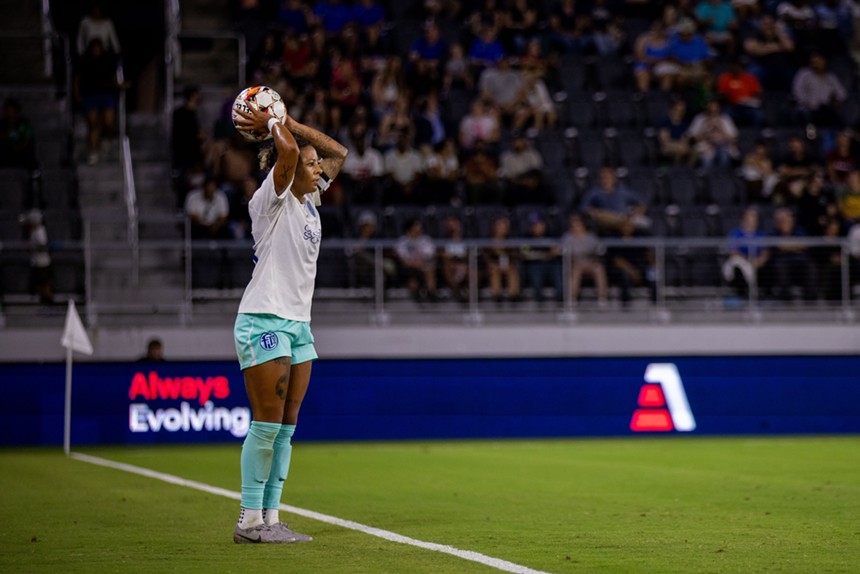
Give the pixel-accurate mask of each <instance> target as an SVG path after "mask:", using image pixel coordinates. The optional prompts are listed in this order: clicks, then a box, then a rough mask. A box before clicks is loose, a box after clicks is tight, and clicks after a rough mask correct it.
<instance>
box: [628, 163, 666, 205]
mask: <svg viewBox="0 0 860 574" xmlns="http://www.w3.org/2000/svg"><path fill="white" fill-rule="evenodd" d="M624 184H625V185H626V186H627V187H628V188H629V189H630V190H631V191H633V192H634V193H636V194H637V195H638V196H639V197H640V198H642V201H643V202H644V203H645V205H647V206H652V205H661V204H662V203H663V200H662V197H661V194H660V182H659V180H657V178H656V177H654V174H653V173H652V172H651V171H650V170H649V171H644V170H642V171H637V172H629V174H628V177H627V178H625V181H624Z"/></svg>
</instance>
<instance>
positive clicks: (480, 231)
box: [472, 205, 519, 238]
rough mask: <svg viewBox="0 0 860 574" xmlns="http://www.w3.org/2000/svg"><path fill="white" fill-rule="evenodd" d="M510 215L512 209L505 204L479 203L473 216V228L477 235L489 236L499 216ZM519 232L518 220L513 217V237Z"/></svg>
mask: <svg viewBox="0 0 860 574" xmlns="http://www.w3.org/2000/svg"><path fill="white" fill-rule="evenodd" d="M502 216H505V217H510V211H508V208H507V207H505V206H503V205H478V206H476V207H475V212H474V216H473V222H472V229H473V230H474V236H475V237H482V238H485V237H489V236H490V229H491V227H492V225H493V221H495V220H496V219H497V218H499V217H502ZM517 233H519V229H518V225H517V221H516V220H515V218H513V217H511V233H510V235H511V237H515V236H516V235H517Z"/></svg>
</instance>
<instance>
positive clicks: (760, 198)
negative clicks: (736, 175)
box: [741, 140, 779, 203]
mask: <svg viewBox="0 0 860 574" xmlns="http://www.w3.org/2000/svg"><path fill="white" fill-rule="evenodd" d="M741 177H742V178H743V180H744V184H745V185H746V195H747V200H748V201H750V202H754V203H760V202H768V201H770V197H771V194H772V193H773V188H774V187H775V186H776V184H777V182H778V181H779V176H778V175H777V173H776V171H774V169H773V162H772V161H771V159H770V150H769V149H768V147H767V144H766V143H764V142H763V141H761V140H759V141H757V142H756V143H755V145H754V146H753V148H752V149H751V150H750V151H749V153H747V155H746V157H744V161H743V164H742V165H741Z"/></svg>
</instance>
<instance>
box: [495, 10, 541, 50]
mask: <svg viewBox="0 0 860 574" xmlns="http://www.w3.org/2000/svg"><path fill="white" fill-rule="evenodd" d="M537 34H538V11H537V8H536V7H535V6H532V5H531V3H530V2H529V0H512V1H511V2H510V3H509V4H508V10H507V11H506V12H504V13H503V14H502V32H501V39H502V44H503V45H504V46H505V50H506V51H507V53H508V54H522V53H523V52H525V49H526V44H527V43H528V42H529V41H531V39H532V38H534V37H535V36H537Z"/></svg>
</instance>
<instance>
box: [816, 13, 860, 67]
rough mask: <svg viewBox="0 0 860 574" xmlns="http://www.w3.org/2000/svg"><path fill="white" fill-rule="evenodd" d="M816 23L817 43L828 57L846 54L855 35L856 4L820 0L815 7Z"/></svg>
mask: <svg viewBox="0 0 860 574" xmlns="http://www.w3.org/2000/svg"><path fill="white" fill-rule="evenodd" d="M814 10H815V22H816V25H817V28H818V32H817V34H816V37H815V43H816V45H817V47H818V49H820V50H821V51H822V52H824V53H825V54H827V55H828V56H836V55H839V54H844V53H845V52H846V50H847V48H848V44H849V43H850V42H851V37H852V36H853V34H854V17H855V16H854V15H853V14H852V12H854V13H857V12H858V7H857V5H856V4H854V5H853V6H852V3H851V2H845V1H843V0H819V1H818V2H816V4H815V7H814Z"/></svg>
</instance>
